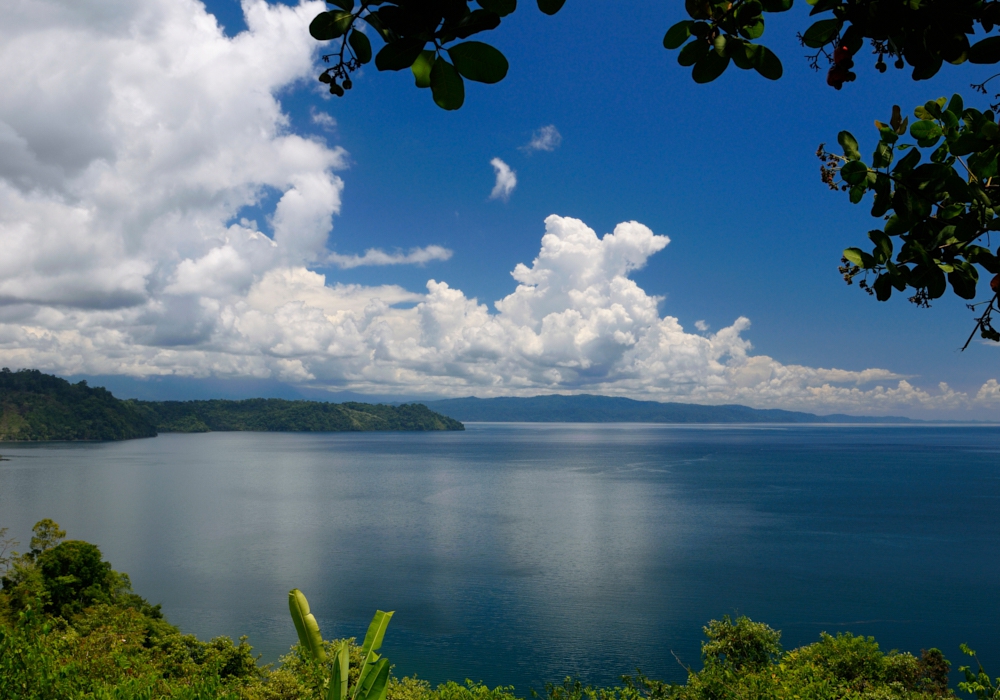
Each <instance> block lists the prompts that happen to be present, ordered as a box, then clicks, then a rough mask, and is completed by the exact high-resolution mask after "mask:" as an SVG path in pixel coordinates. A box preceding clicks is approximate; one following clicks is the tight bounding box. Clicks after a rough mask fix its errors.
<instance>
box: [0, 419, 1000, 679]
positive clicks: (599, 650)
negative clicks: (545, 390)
mask: <svg viewBox="0 0 1000 700" xmlns="http://www.w3.org/2000/svg"><path fill="white" fill-rule="evenodd" d="M0 452H2V453H3V456H4V457H5V458H9V461H3V462H0V526H8V527H10V528H11V531H12V533H13V534H16V535H18V536H19V537H20V539H21V540H22V542H26V541H27V540H28V539H29V537H30V528H31V525H32V524H33V523H34V522H35V521H37V520H39V519H41V518H45V517H50V518H53V519H54V520H56V521H57V522H59V523H60V524H61V525H62V526H63V527H64V528H65V529H67V530H68V531H69V536H70V537H71V538H79V539H85V540H88V541H91V542H94V543H95V544H97V545H99V546H100V547H101V549H102V551H103V552H104V554H105V557H106V558H107V559H108V560H109V561H110V562H111V563H112V564H113V565H114V567H115V568H116V569H118V570H120V571H125V572H127V573H129V574H130V575H131V578H132V581H133V585H134V588H135V589H136V591H137V592H139V593H140V594H142V595H143V596H145V597H146V598H148V599H149V600H150V601H151V602H154V603H162V605H163V609H164V612H165V614H166V615H167V617H168V619H169V620H171V621H172V622H174V623H175V624H177V625H179V626H180V627H181V628H182V629H183V630H184V631H187V632H192V633H195V634H197V635H198V636H200V637H201V638H209V637H212V636H216V635H223V634H224V635H231V636H233V637H237V636H239V635H242V634H246V635H249V637H250V642H251V644H253V645H254V647H255V648H256V649H257V650H258V651H259V652H261V653H262V654H263V659H264V660H266V661H273V660H276V659H277V658H278V656H279V655H280V654H282V653H284V652H285V651H287V649H288V647H289V645H291V644H292V643H293V642H294V640H295V631H294V628H293V627H292V624H291V621H290V619H289V617H288V612H287V598H286V594H287V591H288V589H290V588H292V587H299V588H301V589H302V590H303V591H304V592H305V593H306V595H307V596H308V597H309V601H310V603H311V605H312V608H313V612H314V613H315V614H316V616H317V618H318V619H319V622H320V626H321V629H322V630H323V632H324V635H325V636H326V637H328V638H330V637H343V636H358V637H360V636H363V634H364V631H365V629H366V627H367V623H368V621H369V619H370V617H371V615H372V613H373V612H374V611H375V610H376V609H379V608H380V609H383V610H395V611H396V614H395V617H394V618H393V620H392V624H391V625H390V627H389V631H388V633H387V635H386V641H385V645H384V647H383V650H384V652H385V653H386V655H388V657H389V658H390V659H391V660H392V661H393V663H394V664H395V666H396V669H395V671H396V673H397V674H398V675H403V674H413V673H416V674H418V675H419V676H421V677H423V678H427V679H429V680H431V681H432V682H435V683H436V682H440V681H443V680H446V679H454V680H463V679H465V678H471V679H474V680H482V681H484V682H486V683H488V684H490V685H498V684H505V685H514V686H515V689H516V690H517V691H518V692H519V693H527V692H528V690H529V689H530V688H536V689H539V690H540V689H541V688H542V687H543V686H544V684H545V683H547V682H559V681H560V680H561V679H562V678H563V677H565V676H567V675H571V676H576V677H578V678H580V679H582V680H584V681H586V682H591V683H600V684H607V683H614V682H616V681H617V680H618V678H619V676H621V675H622V674H625V673H630V672H632V671H634V670H635V669H636V668H637V667H638V668H641V669H642V670H643V672H645V673H646V674H647V675H650V676H652V677H656V678H662V679H666V680H673V681H681V680H683V678H684V675H685V673H684V671H683V669H682V668H681V666H680V664H679V663H678V660H677V659H678V658H679V659H680V660H681V661H682V662H683V663H685V664H687V665H694V666H697V665H698V662H699V645H700V641H701V638H702V637H701V627H702V626H703V625H704V624H705V623H706V622H707V621H708V620H710V619H713V618H719V617H721V616H722V615H724V614H745V615H748V616H750V617H751V618H753V619H755V620H761V621H764V622H767V623H768V624H770V625H771V626H773V627H775V628H777V629H780V630H782V633H783V636H782V641H783V643H784V645H785V647H786V648H791V647H794V646H798V645H801V644H805V643H809V642H812V641H814V640H816V639H817V638H818V635H819V633H820V632H821V631H827V632H830V633H837V632H842V631H850V632H853V633H855V634H865V635H874V636H875V637H876V639H877V640H878V641H879V643H880V644H881V645H882V647H883V648H884V649H890V648H898V649H902V650H908V651H912V652H914V653H919V651H920V649H922V648H930V647H939V648H941V649H942V650H943V651H944V652H945V654H946V655H947V656H948V657H949V658H950V659H951V660H952V661H954V662H963V659H962V657H960V655H959V653H958V644H959V643H960V642H963V641H964V642H967V643H969V644H970V645H971V646H972V647H973V648H976V649H977V650H978V651H979V652H980V657H981V659H982V660H983V661H984V663H985V664H986V665H987V666H988V667H989V668H990V670H991V671H992V672H993V675H1000V635H998V631H1000V630H998V625H1000V429H998V428H996V427H930V426H919V427H916V426H907V427H851V426H774V425H769V426H724V427H719V426H663V425H633V424H600V425H595V424H544V425H539V424H470V425H469V426H468V430H467V431H465V432H460V433H409V434H408V433H354V434H349V433H333V434H287V433H284V434H283V433H275V434H264V433H208V434H199V435H161V436H160V437H157V438H154V439H147V440H134V441H129V442H122V443H96V444H70V443H61V444H60V443H52V444H42V445H18V446H14V445H0ZM675 655H676V657H677V658H675ZM955 665H956V666H957V665H958V664H957V663H956V664H955Z"/></svg>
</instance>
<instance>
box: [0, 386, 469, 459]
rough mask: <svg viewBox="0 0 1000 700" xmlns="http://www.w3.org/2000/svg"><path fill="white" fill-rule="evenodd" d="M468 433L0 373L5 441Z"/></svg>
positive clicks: (414, 414)
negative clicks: (123, 393) (152, 397)
mask: <svg viewBox="0 0 1000 700" xmlns="http://www.w3.org/2000/svg"><path fill="white" fill-rule="evenodd" d="M238 430H247V431H262V432H344V431H375V430H393V431H424V430H465V426H464V425H462V423H460V422H459V421H457V420H454V419H452V418H448V417H447V416H443V415H441V414H439V413H435V412H434V411H431V410H430V409H429V408H427V407H426V406H424V405H423V404H404V405H401V406H389V405H385V404H366V403H354V402H351V403H342V404H336V403H328V402H325V401H287V400H283V399H247V400H244V401H223V400H211V401H135V400H130V399H129V400H121V399H118V398H115V397H114V396H113V395H112V394H111V392H110V391H108V390H106V389H104V388H102V387H91V386H88V385H87V382H86V381H81V382H78V383H76V384H72V383H70V382H68V381H66V380H65V379H62V378H60V377H55V376H52V375H50V374H44V373H42V372H40V371H39V370H36V369H22V370H18V371H16V372H12V371H11V370H9V369H7V368H3V369H2V370H0V442H39V441H50V440H51V441H55V440H129V439H132V438H141V437H156V435H157V434H158V433H168V432H177V433H197V432H209V431H238Z"/></svg>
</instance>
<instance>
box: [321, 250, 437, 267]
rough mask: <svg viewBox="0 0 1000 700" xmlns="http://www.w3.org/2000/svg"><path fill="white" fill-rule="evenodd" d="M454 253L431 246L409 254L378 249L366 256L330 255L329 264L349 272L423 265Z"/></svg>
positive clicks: (366, 252) (411, 251) (368, 252)
mask: <svg viewBox="0 0 1000 700" xmlns="http://www.w3.org/2000/svg"><path fill="white" fill-rule="evenodd" d="M451 256H452V252H451V251H450V250H448V249H447V248H442V247H441V246H439V245H429V246H427V247H426V248H411V249H410V251H409V252H408V253H404V252H402V251H396V252H395V253H387V252H385V251H384V250H379V249H378V248H369V249H368V250H366V251H365V254H364V255H339V254H337V253H330V255H329V257H328V258H327V262H329V263H331V264H333V265H336V266H337V267H339V268H341V269H343V270H347V269H350V268H352V267H365V266H371V265H423V264H424V263H429V262H432V261H434V260H447V259H448V258H450V257H451Z"/></svg>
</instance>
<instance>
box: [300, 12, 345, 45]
mask: <svg viewBox="0 0 1000 700" xmlns="http://www.w3.org/2000/svg"><path fill="white" fill-rule="evenodd" d="M352 22H354V15H352V14H351V13H350V12H343V11H341V10H334V11H333V12H321V13H320V14H318V15H316V17H315V18H313V21H312V22H310V23H309V33H310V34H311V35H312V38H313V39H316V40H317V41H329V40H330V39H336V38H337V37H339V36H343V35H344V32H346V31H347V30H348V29H349V28H350V26H351V23H352Z"/></svg>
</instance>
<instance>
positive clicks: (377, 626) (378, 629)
mask: <svg viewBox="0 0 1000 700" xmlns="http://www.w3.org/2000/svg"><path fill="white" fill-rule="evenodd" d="M441 63H444V64H445V65H447V66H448V68H450V69H451V71H452V72H453V73H454V75H455V78H457V79H458V80H459V81H461V80H462V78H461V76H459V75H458V72H456V71H455V69H454V67H452V66H451V65H450V64H448V63H447V61H445V60H444V59H443V58H440V57H439V58H438V60H437V61H436V62H435V63H434V69H435V70H438V65H439V64H441ZM432 80H433V78H432ZM435 102H437V98H436V97H435ZM438 105H439V106H442V107H444V106H443V105H441V103H440V102H438ZM459 106H461V105H459ZM444 109H448V107H444ZM452 109H458V107H454V108H452ZM391 619H392V612H382V611H381V610H377V611H376V612H375V616H374V617H372V621H371V624H369V625H368V631H367V632H366V633H365V641H364V643H362V645H361V674H360V675H359V676H358V684H357V686H356V687H355V689H354V700H360V698H359V694H360V693H361V691H362V690H363V689H364V688H365V687H366V686H367V687H369V688H370V687H371V684H370V683H366V682H365V681H367V680H369V678H368V677H369V676H370V675H371V674H372V672H373V671H374V672H376V673H377V668H376V663H377V662H378V661H379V658H378V654H376V653H375V652H376V651H378V650H379V648H380V647H381V646H382V638H383V637H384V636H385V630H386V628H387V627H388V626H389V620H391ZM382 661H385V662H386V664H385V665H386V666H388V659H382Z"/></svg>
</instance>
